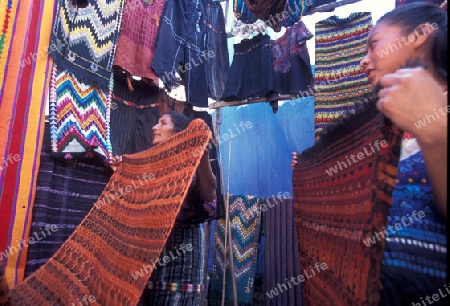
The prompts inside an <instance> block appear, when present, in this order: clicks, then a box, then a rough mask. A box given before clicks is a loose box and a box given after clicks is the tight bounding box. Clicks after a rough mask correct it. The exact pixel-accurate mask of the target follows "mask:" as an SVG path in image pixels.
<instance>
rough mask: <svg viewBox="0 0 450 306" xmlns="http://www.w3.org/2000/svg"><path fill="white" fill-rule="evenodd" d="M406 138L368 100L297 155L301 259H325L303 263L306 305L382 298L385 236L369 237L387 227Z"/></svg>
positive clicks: (296, 201)
mask: <svg viewBox="0 0 450 306" xmlns="http://www.w3.org/2000/svg"><path fill="white" fill-rule="evenodd" d="M401 139H402V132H401V131H400V130H399V129H398V128H397V127H395V126H393V125H392V123H391V122H390V121H389V120H388V119H385V118H384V116H383V115H382V114H381V113H380V112H378V110H377V109H376V104H375V103H374V102H371V103H369V104H368V105H367V106H366V108H365V109H364V110H362V111H360V112H358V113H357V114H355V115H353V116H351V117H350V118H349V119H348V120H347V121H346V122H344V123H342V124H340V125H338V126H336V127H335V128H334V129H331V130H330V131H328V133H327V134H326V135H324V136H323V137H322V138H321V139H320V140H319V141H318V142H317V143H316V144H315V145H314V146H313V147H312V148H310V149H308V150H306V151H304V152H303V153H302V154H301V155H300V156H299V157H298V164H297V166H296V168H295V169H294V172H293V176H292V179H293V186H294V187H293V188H294V212H295V222H296V224H297V233H298V235H299V252H300V261H301V265H302V267H304V269H305V268H306V267H315V265H316V264H317V263H319V264H320V265H321V264H325V265H326V266H327V268H325V269H323V268H322V269H320V270H318V269H314V271H313V270H312V268H311V269H309V268H306V272H305V274H304V287H303V288H304V297H305V300H306V302H307V303H308V304H321V305H329V304H333V305H378V304H379V301H380V292H379V291H380V270H381V259H382V257H383V249H384V241H383V240H381V241H377V242H376V243H375V244H372V245H369V246H367V245H366V244H365V243H364V242H367V241H368V240H367V239H371V238H373V236H372V235H375V234H380V233H383V231H384V230H385V226H386V224H387V216H388V213H389V208H390V207H391V204H392V190H393V188H394V186H395V176H396V174H397V164H398V160H399V156H400V144H401ZM355 157H357V158H358V159H356V160H355ZM313 273H314V274H313ZM306 274H307V275H306Z"/></svg>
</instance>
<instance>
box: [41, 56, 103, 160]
mask: <svg viewBox="0 0 450 306" xmlns="http://www.w3.org/2000/svg"><path fill="white" fill-rule="evenodd" d="M111 96H112V90H108V91H104V90H102V89H99V88H97V87H95V86H92V85H88V84H85V83H83V82H81V81H80V80H79V79H78V78H76V77H75V76H74V75H72V74H71V73H69V72H67V71H65V70H63V69H62V68H61V67H59V66H58V65H56V64H54V65H53V71H52V76H51V80H50V99H49V100H50V101H49V105H50V106H49V108H50V112H49V120H50V135H51V142H52V152H55V153H56V152H84V151H86V150H88V149H94V150H95V151H96V152H98V153H100V154H102V155H104V156H106V157H107V158H108V159H109V158H111V154H112V151H111V142H110V116H111V113H110V112H111Z"/></svg>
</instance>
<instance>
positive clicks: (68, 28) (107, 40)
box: [50, 0, 124, 90]
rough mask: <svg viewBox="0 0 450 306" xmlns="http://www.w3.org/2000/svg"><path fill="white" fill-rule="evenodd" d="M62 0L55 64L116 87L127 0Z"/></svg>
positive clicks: (57, 20) (55, 36)
mask: <svg viewBox="0 0 450 306" xmlns="http://www.w3.org/2000/svg"><path fill="white" fill-rule="evenodd" d="M77 2H78V1H72V0H58V2H57V3H58V7H57V10H56V16H55V22H54V26H53V31H52V36H51V44H50V46H51V48H50V52H51V55H52V57H53V61H54V62H55V64H57V65H59V66H60V67H61V68H62V69H66V70H68V71H70V73H72V74H74V75H75V76H76V77H77V78H78V79H79V80H82V81H83V82H84V83H87V84H90V85H95V86H97V87H98V88H100V89H102V90H108V88H109V89H112V79H111V77H112V69H113V63H114V56H115V53H116V48H117V41H118V39H119V31H120V27H121V24H122V11H123V4H124V0H86V1H85V2H87V6H86V7H76V3H77Z"/></svg>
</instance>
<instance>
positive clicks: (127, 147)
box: [110, 74, 160, 155]
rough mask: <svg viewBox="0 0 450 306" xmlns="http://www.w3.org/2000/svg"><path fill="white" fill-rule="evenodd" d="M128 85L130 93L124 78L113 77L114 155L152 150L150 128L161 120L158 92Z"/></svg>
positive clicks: (139, 84) (138, 84)
mask: <svg viewBox="0 0 450 306" xmlns="http://www.w3.org/2000/svg"><path fill="white" fill-rule="evenodd" d="M130 82H131V85H132V87H133V89H134V90H133V91H130V90H129V87H128V85H127V83H126V82H125V78H124V75H123V74H122V75H120V74H116V75H115V77H114V93H113V97H112V102H111V124H110V126H111V146H112V151H113V155H123V154H132V153H137V152H140V151H143V150H146V149H148V148H150V147H152V143H153V129H152V127H153V126H154V125H155V124H157V123H158V120H159V117H160V112H159V91H160V89H159V88H158V87H157V86H150V85H148V84H147V83H144V82H140V81H136V80H133V79H131V80H130Z"/></svg>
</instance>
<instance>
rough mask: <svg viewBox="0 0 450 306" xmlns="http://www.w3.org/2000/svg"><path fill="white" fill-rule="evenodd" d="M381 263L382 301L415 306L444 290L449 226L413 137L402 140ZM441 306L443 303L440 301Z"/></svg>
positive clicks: (382, 303) (383, 303) (386, 303)
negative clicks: (447, 228)
mask: <svg viewBox="0 0 450 306" xmlns="http://www.w3.org/2000/svg"><path fill="white" fill-rule="evenodd" d="M404 144H405V145H404V147H403V149H402V155H401V160H400V162H399V164H398V174H397V178H396V185H395V189H394V191H393V193H392V200H393V201H392V208H391V209H390V211H389V216H388V224H387V225H386V229H388V231H387V232H388V234H389V236H387V237H386V238H385V240H386V244H385V249H384V256H383V260H382V266H381V281H382V286H383V287H382V288H383V289H382V291H381V305H387V306H389V305H412V304H413V303H418V302H419V301H421V298H424V297H426V296H432V295H433V294H435V293H439V290H442V292H445V291H444V289H445V287H444V286H445V285H446V284H447V282H446V267H447V264H448V263H447V262H446V255H447V246H446V225H445V219H444V218H443V217H442V215H441V214H440V213H439V212H438V211H437V210H436V204H435V203H434V200H433V192H432V187H431V183H430V178H429V176H428V174H427V171H426V167H425V160H424V158H423V154H422V151H421V149H420V147H419V145H418V143H417V140H416V139H415V138H413V139H408V140H404ZM436 304H437V305H439V303H436Z"/></svg>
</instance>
